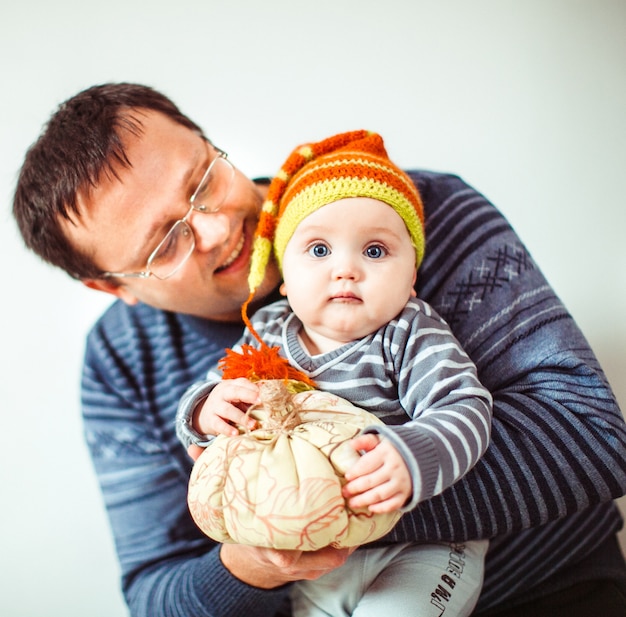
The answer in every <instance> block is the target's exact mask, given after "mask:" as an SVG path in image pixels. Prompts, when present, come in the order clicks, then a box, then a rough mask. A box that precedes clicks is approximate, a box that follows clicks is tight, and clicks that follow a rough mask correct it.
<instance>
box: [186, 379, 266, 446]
mask: <svg viewBox="0 0 626 617" xmlns="http://www.w3.org/2000/svg"><path fill="white" fill-rule="evenodd" d="M258 402H259V387H258V386H257V385H256V384H255V383H253V382H251V381H250V380H248V379H245V378H243V377H240V378H238V379H225V380H224V381H221V382H220V383H219V384H217V386H215V388H213V390H212V391H211V394H209V396H208V397H207V398H206V400H205V401H204V403H202V405H201V406H200V407H199V408H198V409H197V410H196V412H195V418H194V424H195V426H196V429H197V430H198V432H199V433H201V434H204V435H230V436H235V435H238V434H239V430H238V429H237V428H236V426H242V427H244V428H248V429H250V430H251V429H254V428H255V427H256V420H255V419H254V418H251V417H249V416H247V415H246V410H247V409H248V407H250V405H253V404H254V403H258Z"/></svg>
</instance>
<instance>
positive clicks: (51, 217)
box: [13, 83, 203, 279]
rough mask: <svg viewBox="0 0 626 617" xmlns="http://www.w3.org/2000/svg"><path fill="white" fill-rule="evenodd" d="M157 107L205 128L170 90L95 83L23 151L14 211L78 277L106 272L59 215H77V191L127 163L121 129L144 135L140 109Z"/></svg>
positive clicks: (44, 254)
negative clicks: (75, 243) (73, 239)
mask: <svg viewBox="0 0 626 617" xmlns="http://www.w3.org/2000/svg"><path fill="white" fill-rule="evenodd" d="M141 109H144V110H152V111H158V112H161V113H162V114H164V115H166V116H168V117H169V118H171V119H172V120H174V121H175V122H177V123H179V124H181V125H183V126H185V127H187V128H189V129H191V130H193V131H195V132H197V133H198V134H199V135H201V136H202V135H203V133H202V130H201V129H200V127H199V126H197V125H196V124H195V123H194V122H192V121H191V120H190V119H189V118H188V117H187V116H185V115H184V114H183V113H182V112H181V111H180V110H179V109H178V107H177V106H176V105H175V104H174V103H173V102H172V101H171V100H170V99H169V98H167V97H166V96H164V95H163V94H161V93H160V92H157V91H156V90H154V89H152V88H150V87H147V86H142V85H139V84H130V83H117V84H102V85H98V86H93V87H91V88H88V89H87V90H83V91H82V92H79V93H78V94H76V95H75V96H73V97H72V98H70V99H68V100H67V101H66V102H64V103H62V104H61V105H60V106H59V108H58V110H57V111H56V112H55V113H54V114H53V115H52V116H51V118H50V120H49V121H48V122H47V124H46V125H45V126H44V128H43V132H42V133H41V135H40V137H39V139H38V140H37V141H36V142H35V143H34V144H33V145H32V146H31V147H30V149H29V150H28V152H27V153H26V157H25V159H24V164H23V165H22V168H21V171H20V174H19V177H18V181H17V187H16V189H15V195H14V199H13V216H14V217H15V220H16V221H17V225H18V227H19V229H20V232H21V234H22V237H23V239H24V242H25V243H26V246H27V247H28V248H30V249H32V250H33V251H34V252H35V253H36V254H37V255H39V256H40V257H41V258H42V259H44V260H45V261H47V262H48V263H51V264H52V265H55V266H58V267H59V268H62V269H63V270H65V271H66V272H67V273H68V274H70V275H71V276H73V277H74V278H77V279H84V278H98V277H99V276H100V275H101V272H100V271H99V270H98V269H97V268H96V267H95V265H94V264H93V263H92V261H91V259H90V257H89V256H88V255H84V254H81V253H80V252H79V251H78V250H76V249H75V248H73V247H72V246H71V245H70V243H69V242H68V240H67V238H66V237H65V234H64V233H63V228H62V225H61V221H62V219H66V220H70V217H71V215H72V214H74V215H76V216H79V215H80V213H79V212H78V204H77V195H78V194H79V192H81V191H88V190H89V189H90V188H91V187H93V186H96V185H97V183H98V181H99V179H100V178H101V177H102V175H103V174H108V175H111V176H115V175H116V173H115V169H116V168H119V166H120V165H121V166H122V167H129V166H130V162H129V161H128V158H127V156H126V153H125V151H124V145H123V136H124V135H123V133H124V132H129V133H131V134H135V135H139V134H141V131H142V127H141V120H140V118H139V117H138V115H139V114H133V110H141Z"/></svg>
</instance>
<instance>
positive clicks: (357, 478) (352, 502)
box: [343, 433, 413, 513]
mask: <svg viewBox="0 0 626 617" xmlns="http://www.w3.org/2000/svg"><path fill="white" fill-rule="evenodd" d="M350 444H351V445H352V447H353V448H354V449H355V450H356V451H357V452H362V453H363V455H362V456H361V458H360V459H359V460H358V461H357V462H356V463H355V464H354V465H352V467H350V468H349V469H348V471H346V474H345V478H346V480H347V481H348V483H347V484H346V485H345V486H344V487H343V496H344V497H345V498H346V499H347V500H348V505H349V506H350V507H351V508H365V507H367V508H369V510H370V512H374V513H381V512H393V511H394V510H399V509H400V508H402V506H403V505H404V504H405V503H406V502H407V500H408V499H409V497H410V496H411V493H412V490H413V483H412V481H411V475H410V474H409V470H408V468H407V466H406V463H405V462H404V459H403V458H402V456H401V455H400V453H399V452H398V451H397V450H396V448H395V447H394V446H393V445H392V443H391V442H390V441H389V440H388V439H380V438H379V437H378V436H377V435H373V434H371V433H370V434H365V435H359V436H358V437H355V438H354V439H352V441H351V442H350Z"/></svg>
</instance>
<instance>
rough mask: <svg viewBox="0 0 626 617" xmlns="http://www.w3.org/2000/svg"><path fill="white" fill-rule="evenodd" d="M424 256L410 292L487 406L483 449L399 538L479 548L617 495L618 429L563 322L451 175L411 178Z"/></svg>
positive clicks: (604, 390)
mask: <svg viewBox="0 0 626 617" xmlns="http://www.w3.org/2000/svg"><path fill="white" fill-rule="evenodd" d="M413 178H414V180H416V181H417V185H418V187H419V188H420V190H421V193H422V196H423V199H424V202H425V210H426V230H427V234H426V235H427V238H428V246H427V251H426V257H425V260H424V262H423V264H422V267H421V269H420V271H419V273H418V283H417V292H418V295H419V297H421V298H423V299H424V300H425V301H427V302H429V303H430V304H431V305H433V306H434V308H435V309H436V310H437V311H438V312H439V313H440V314H441V315H442V317H444V318H445V319H446V320H447V321H448V323H449V324H450V326H451V328H452V330H453V332H454V334H455V336H456V337H457V338H458V339H459V341H460V342H461V344H462V345H463V347H464V349H465V351H466V352H467V353H468V355H469V356H470V357H471V358H472V360H473V361H474V362H475V363H476V365H477V367H478V375H479V378H480V380H481V382H482V383H483V384H484V385H485V386H486V387H487V388H488V389H489V390H490V392H491V393H492V395H493V399H494V411H493V421H492V442H491V445H490V447H489V449H488V450H487V453H486V454H485V456H484V457H483V458H482V459H481V461H480V462H479V463H478V464H477V465H476V467H475V468H474V469H473V470H472V471H471V472H470V473H469V474H468V475H467V476H465V478H463V479H462V480H461V481H460V482H459V483H457V484H456V485H454V486H453V487H451V488H450V489H449V490H447V491H445V492H444V493H443V494H442V495H441V496H439V497H436V498H434V499H433V500H431V502H429V503H428V507H424V508H418V509H417V510H415V511H413V512H412V513H411V515H410V516H412V517H414V520H413V522H410V521H407V517H404V519H403V521H404V522H405V523H406V525H405V529H404V531H403V530H402V524H401V525H400V528H399V529H398V534H399V536H398V537H402V536H403V535H404V536H406V537H411V536H413V537H414V536H415V533H416V530H424V532H423V533H424V537H423V538H419V539H424V540H431V541H432V540H437V539H447V538H457V539H463V538H477V537H481V538H486V537H493V536H497V535H502V534H507V533H510V532H513V531H518V530H522V529H527V528H530V527H534V526H537V525H542V524H544V523H546V522H547V521H551V520H556V519H559V518H561V517H563V516H566V515H567V514H571V513H574V512H579V511H581V510H583V509H585V508H586V507H588V506H590V505H594V504H599V503H601V502H607V501H610V500H611V499H614V498H616V497H618V496H620V495H623V494H624V493H625V492H626V426H625V424H624V420H623V418H622V415H621V413H620V410H619V408H618V406H617V403H616V401H615V397H614V396H613V393H612V392H611V389H610V387H609V385H608V383H607V381H606V378H605V376H604V374H603V372H602V370H601V368H600V366H599V365H598V362H597V360H596V358H595V356H594V355H593V353H592V351H591V350H590V348H589V345H588V343H587V342H586V340H585V339H584V337H583V335H582V333H581V332H580V330H579V329H578V328H577V326H576V324H575V323H574V321H573V319H572V317H571V315H569V313H568V312H567V311H566V309H565V308H564V307H563V305H562V303H561V302H560V301H559V299H558V298H557V297H556V294H555V293H554V291H553V290H552V289H551V287H550V286H549V285H548V283H547V281H546V280H545V278H544V277H543V275H542V274H541V272H540V271H539V269H538V268H537V266H536V265H535V264H534V263H533V261H532V259H531V258H530V256H529V255H528V253H527V251H526V249H525V248H524V246H523V244H522V243H521V241H520V240H519V238H518V237H517V236H516V234H515V233H514V231H513V230H512V229H511V228H510V226H509V225H508V223H507V222H506V220H505V219H504V218H503V216H502V215H501V214H500V213H499V212H498V211H497V210H496V209H495V208H494V207H493V206H492V205H491V204H490V203H489V202H487V200H486V199H485V198H484V197H483V196H482V195H480V194H479V193H477V192H476V191H474V190H473V189H471V188H470V187H468V186H467V185H466V184H465V183H463V182H462V181H461V180H460V179H458V178H456V177H454V176H444V175H438V174H428V173H417V174H413Z"/></svg>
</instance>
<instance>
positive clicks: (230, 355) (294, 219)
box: [220, 131, 425, 386]
mask: <svg viewBox="0 0 626 617" xmlns="http://www.w3.org/2000/svg"><path fill="white" fill-rule="evenodd" d="M348 197H371V198H372V199H377V200H379V201H382V202H384V203H386V204H388V205H390V206H391V207H392V208H393V209H394V210H395V211H396V212H397V213H398V214H399V215H400V216H401V217H402V219H403V220H404V223H405V225H406V227H407V229H408V231H409V234H410V236H411V241H412V243H413V246H414V247H415V263H416V266H417V267H418V268H419V266H420V264H421V262H422V258H423V257H424V245H425V238H424V212H423V207H422V200H421V198H420V196H419V193H418V192H417V190H416V188H415V185H414V184H413V181H412V180H411V178H409V176H408V175H407V174H405V173H404V172H403V171H402V170H401V169H399V168H398V167H396V165H394V164H393V163H392V162H391V161H390V160H389V157H388V156H387V151H386V150H385V145H384V143H383V139H382V137H381V136H380V135H378V134H377V133H372V132H369V131H352V132H349V133H340V134H339V135H334V136H333V137H329V138H328V139H324V140H323V141H320V142H317V143H309V144H304V145H302V146H299V147H298V148H296V149H295V150H294V151H293V152H292V153H291V154H290V155H289V157H288V158H287V160H286V161H285V163H284V164H283V166H282V167H281V169H280V171H279V172H278V174H276V177H275V178H274V179H273V180H272V182H271V184H270V186H269V189H268V191H267V197H266V200H265V202H264V204H263V208H262V210H261V216H260V218H259V224H258V226H257V230H256V234H255V238H254V244H253V248H252V255H251V257H250V273H249V275H248V286H249V289H250V294H249V296H248V299H247V300H246V301H245V302H244V304H243V306H242V308H241V315H242V317H243V321H244V323H245V324H246V326H247V327H248V330H249V331H250V332H251V333H252V335H253V336H254V337H255V339H256V340H257V341H258V343H259V344H260V350H257V349H254V348H253V347H252V346H249V345H244V346H243V349H242V353H236V352H233V350H227V352H226V357H225V358H223V359H222V360H221V361H220V367H221V368H222V371H223V377H224V378H225V379H230V378H235V377H248V378H249V379H252V380H258V379H269V378H283V379H291V380H295V381H299V382H303V383H306V384H307V385H308V386H311V385H312V383H313V382H311V380H310V379H308V377H307V376H306V375H304V374H302V373H300V372H299V371H296V370H295V369H294V368H292V367H290V366H289V364H288V362H287V360H286V359H285V358H283V357H281V356H280V353H279V349H278V348H277V347H274V348H270V347H268V346H267V344H266V343H265V342H264V341H263V340H262V339H261V337H260V336H259V335H258V333H257V332H256V330H255V329H254V327H253V326H252V324H251V322H250V319H249V317H248V305H249V304H250V302H251V301H252V299H253V298H254V294H255V292H256V290H257V289H258V287H259V286H260V285H261V283H262V282H263V279H264V278H265V270H266V268H267V265H268V263H269V260H270V258H271V255H272V251H273V253H274V256H275V257H276V261H277V263H278V267H279V268H280V269H281V270H282V259H283V255H284V253H285V248H286V247H287V244H288V242H289V240H290V238H291V236H292V235H293V233H294V231H295V229H296V228H297V226H298V225H299V224H300V222H302V220H303V219H304V218H306V217H307V216H309V215H310V214H312V213H313V212H315V211H316V210H318V209H319V208H321V207H322V206H325V205H327V204H329V203H332V202H335V201H338V200H340V199H345V198H348Z"/></svg>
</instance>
